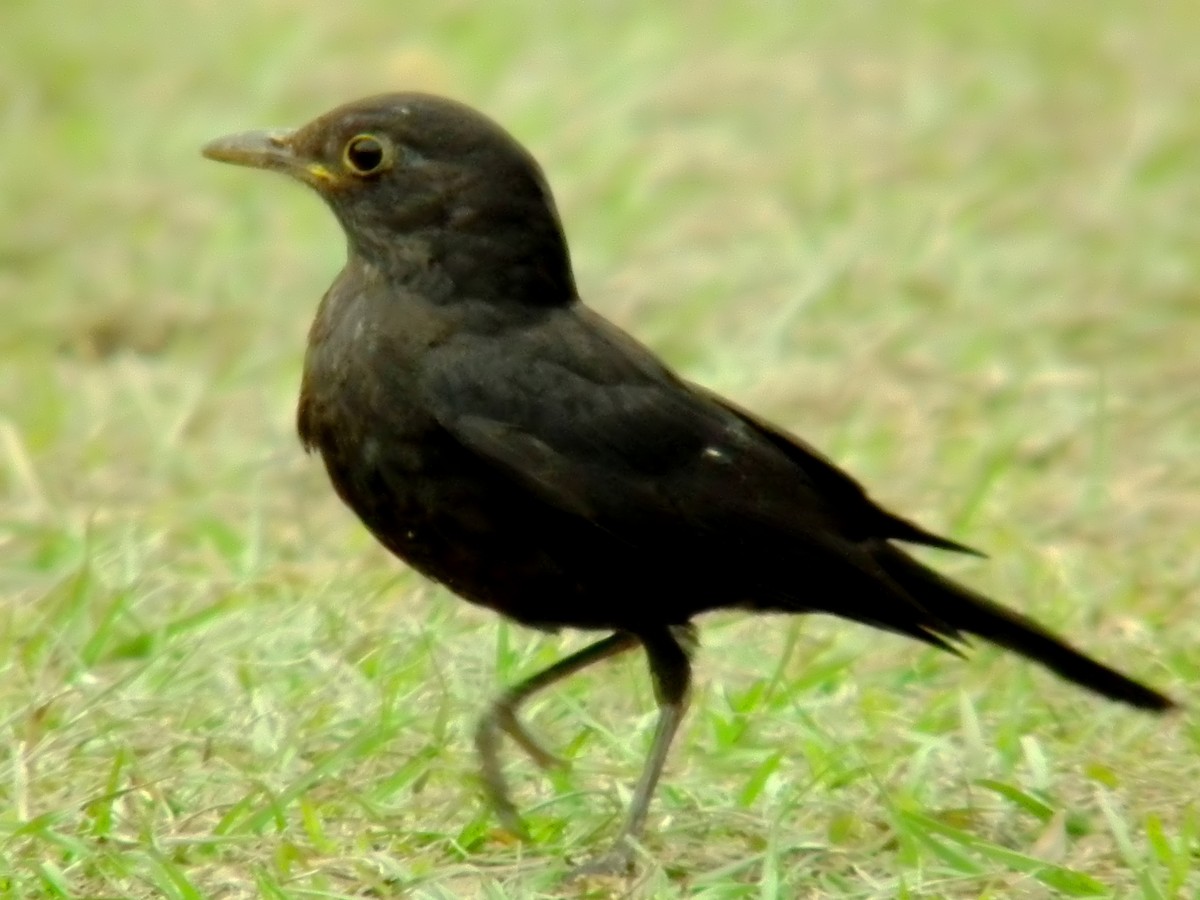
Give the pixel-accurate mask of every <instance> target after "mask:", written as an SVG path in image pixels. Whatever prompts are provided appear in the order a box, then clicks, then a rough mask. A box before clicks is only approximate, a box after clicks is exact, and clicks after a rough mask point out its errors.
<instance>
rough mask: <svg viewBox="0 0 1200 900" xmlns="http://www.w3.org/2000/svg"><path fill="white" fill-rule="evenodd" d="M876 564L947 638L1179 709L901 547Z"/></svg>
mask: <svg viewBox="0 0 1200 900" xmlns="http://www.w3.org/2000/svg"><path fill="white" fill-rule="evenodd" d="M876 559H877V561H878V562H879V564H880V565H881V566H882V567H883V569H884V570H885V571H886V572H887V574H888V575H889V576H890V577H891V578H892V579H893V580H894V581H895V582H896V583H897V584H899V585H900V586H901V587H902V588H904V590H905V591H907V592H908V593H909V594H910V595H911V596H912V597H913V598H915V599H916V600H917V602H918V603H920V604H921V605H922V606H923V607H924V608H925V609H927V610H928V611H929V613H930V614H931V615H932V616H934V617H936V618H937V619H940V620H941V621H943V622H945V623H946V625H947V626H949V628H950V629H951V631H952V633H951V634H948V635H947V637H951V638H953V637H957V635H955V634H953V631H954V630H957V631H961V632H966V633H967V634H973V635H977V636H978V637H981V638H983V639H984V640H986V641H990V642H991V643H993V644H997V645H999V646H1001V647H1004V648H1006V649H1008V650H1012V651H1014V652H1016V653H1019V654H1021V655H1022V656H1024V657H1026V658H1027V659H1031V660H1033V661H1035V662H1038V663H1041V664H1042V665H1043V666H1046V668H1048V669H1050V670H1051V671H1053V672H1057V673H1058V674H1059V675H1061V676H1062V677H1063V678H1065V679H1067V680H1068V681H1073V682H1075V683H1076V684H1078V685H1080V686H1082V687H1085V688H1087V689H1088V690H1090V691H1095V692H1096V693H1098V694H1103V695H1104V696H1105V697H1109V698H1111V699H1113V700H1119V701H1121V702H1122V703H1128V704H1130V705H1131V706H1136V707H1139V708H1141V709H1149V710H1157V711H1163V710H1168V709H1172V708H1173V707H1175V705H1176V704H1175V702H1174V701H1173V700H1171V699H1170V698H1169V697H1166V696H1164V695H1163V694H1160V693H1159V692H1158V691H1155V690H1152V689H1150V688H1148V687H1146V686H1145V685H1142V684H1139V683H1138V682H1136V681H1134V680H1133V679H1132V678H1127V677H1126V676H1124V675H1122V674H1121V673H1120V672H1117V671H1115V670H1114V669H1110V668H1109V667H1108V666H1106V665H1103V664H1102V663H1099V662H1096V661H1095V660H1094V659H1091V658H1090V657H1088V656H1085V655H1084V654H1083V653H1081V652H1080V651H1078V650H1076V649H1075V648H1074V647H1072V646H1070V645H1069V644H1067V643H1066V642H1065V641H1063V640H1062V639H1061V638H1059V637H1056V636H1055V635H1053V634H1051V633H1050V632H1048V631H1047V630H1046V629H1044V628H1043V627H1042V626H1040V625H1039V624H1037V623H1036V622H1034V621H1033V620H1032V619H1029V618H1027V617H1025V616H1023V615H1021V614H1020V613H1016V612H1013V611H1012V610H1010V609H1005V608H1004V607H1003V606H1001V605H1000V604H998V603H995V602H993V601H992V600H989V599H988V598H987V597H984V596H983V595H981V594H977V593H975V592H974V591H972V590H970V589H969V588H967V587H964V586H963V585H960V584H956V583H955V582H953V581H951V580H950V579H949V578H946V577H944V576H942V575H939V574H938V573H937V572H935V571H933V570H932V569H930V568H928V567H926V566H923V565H922V564H921V563H919V562H918V561H917V560H915V559H913V558H912V557H911V556H909V555H907V554H906V553H904V552H903V551H902V550H899V549H898V548H896V547H892V546H890V545H889V546H887V547H886V548H885V549H884V550H883V551H882V552H881V553H879V554H878V556H877V557H876Z"/></svg>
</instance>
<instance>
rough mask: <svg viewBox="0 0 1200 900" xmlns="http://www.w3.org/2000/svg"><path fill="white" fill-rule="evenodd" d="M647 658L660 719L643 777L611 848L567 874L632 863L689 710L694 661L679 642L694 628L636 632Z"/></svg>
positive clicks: (619, 869) (611, 871)
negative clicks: (635, 846)
mask: <svg viewBox="0 0 1200 900" xmlns="http://www.w3.org/2000/svg"><path fill="white" fill-rule="evenodd" d="M639 637H640V639H641V641H642V644H643V646H644V647H645V648H646V656H647V658H648V660H649V663H650V676H651V678H652V679H653V682H654V696H655V699H656V700H657V701H658V723H657V725H656V726H655V728H654V740H653V742H652V743H651V745H650V753H649V755H648V756H647V757H646V764H645V766H644V767H643V768H642V775H641V778H639V779H638V783H637V787H636V788H635V789H634V791H633V799H632V800H631V801H630V804H629V814H628V816H627V817H626V819H625V824H624V825H623V826H622V827H621V832H620V834H619V835H617V839H616V841H615V842H614V843H613V846H612V849H611V850H609V851H608V852H607V853H606V854H604V855H603V856H601V857H600V858H598V859H595V860H592V861H591V862H588V863H585V864H584V865H582V866H580V867H578V868H577V869H575V870H574V872H572V873H571V876H572V877H573V878H577V877H580V876H587V875H620V874H624V873H626V872H628V871H629V870H630V869H631V868H632V867H633V851H634V842H635V841H637V840H639V839H640V838H641V836H642V831H643V830H644V828H645V825H646V813H647V810H648V809H649V807H650V799H651V797H653V795H654V788H655V786H656V785H657V784H658V779H659V776H661V775H662V770H663V764H664V763H665V762H666V761H667V752H668V751H669V750H670V747H671V741H672V740H673V739H674V737H675V732H676V731H678V730H679V723H680V722H681V721H682V720H683V714H684V712H685V711H686V710H687V703H688V693H689V688H690V686H691V679H692V666H691V662H690V661H689V659H688V652H687V650H685V649H684V647H683V646H680V641H679V638H683V639H684V641H685V643H686V644H687V645H688V647H689V648H690V647H691V646H694V632H693V631H692V629H691V628H690V627H689V628H687V629H686V631H685V632H683V633H682V634H673V633H672V632H671V631H669V630H666V629H664V630H662V631H659V632H653V633H648V634H641V635H639Z"/></svg>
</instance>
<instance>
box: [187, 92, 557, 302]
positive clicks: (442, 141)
mask: <svg viewBox="0 0 1200 900" xmlns="http://www.w3.org/2000/svg"><path fill="white" fill-rule="evenodd" d="M203 153H204V155H205V156H206V157H208V158H209V159H214V160H218V161H220V162H227V163H233V164H235V165H242V166H250V167H253V168H258V169H272V170H275V171H279V172H284V173H285V174H288V175H291V176H292V177H293V178H296V179H298V180H299V181H302V182H304V183H305V184H307V185H309V186H310V187H312V188H313V189H314V190H315V191H316V192H317V193H318V194H319V195H320V196H321V197H322V198H323V199H324V200H325V201H326V203H328V204H329V206H330V207H331V208H332V209H333V212H334V213H335V215H336V216H337V218H338V220H339V221H340V222H341V224H342V228H343V229H344V230H345V232H346V236H347V238H348V240H349V244H350V248H351V252H352V253H354V254H358V255H359V256H361V257H362V258H364V259H365V260H366V261H368V262H370V263H372V264H375V265H376V266H379V267H380V268H382V269H384V270H385V271H389V272H392V273H393V274H395V275H396V277H398V278H404V277H407V276H412V277H416V276H418V275H420V274H421V273H417V272H411V271H409V270H412V269H413V268H414V267H417V268H419V267H428V268H433V269H436V270H437V271H438V273H439V275H441V276H445V277H448V278H450V280H451V281H452V282H453V283H454V285H455V289H456V292H457V293H458V294H459V295H463V294H470V293H472V292H473V288H474V287H475V284H474V282H476V281H477V280H480V279H487V280H488V283H489V284H490V285H491V288H492V291H493V293H494V292H495V289H496V288H497V287H500V288H502V289H505V290H507V291H508V292H509V295H510V299H512V300H514V301H516V302H524V303H535V304H538V305H552V304H557V303H564V302H569V301H570V300H572V299H574V295H575V288H574V282H573V279H572V276H571V268H570V261H569V258H568V254H567V248H566V239H565V238H564V236H563V233H562V226H561V224H560V222H559V218H558V213H557V211H556V210H555V207H554V200H553V198H552V197H551V194H550V190H549V188H548V187H547V186H546V182H545V179H544V178H543V176H542V173H541V170H540V168H539V167H538V165H537V162H536V161H535V160H534V159H533V157H532V156H531V155H530V154H529V153H528V151H526V150H525V148H524V147H522V146H521V145H520V144H519V143H517V142H516V141H515V140H514V139H513V138H512V137H510V136H509V135H508V134H507V133H506V132H505V131H504V130H503V129H502V128H501V127H500V126H499V125H497V124H496V123H494V122H493V121H491V120H490V119H488V118H487V117H486V116H484V115H482V114H481V113H478V112H476V111H475V110H473V109H471V108H470V107H467V106H464V105H463V104H461V103H456V102H454V101H452V100H447V99H444V98H442V97H434V96H430V95H428V94H417V93H399V94H383V95H380V96H377V97H368V98H366V99H364V100H358V101H355V102H353V103H347V104H345V105H344V106H339V107H337V108H336V109H334V110H331V111H330V112H328V113H326V114H325V115H323V116H321V117H319V118H317V119H314V120H313V121H312V122H310V123H308V124H307V125H304V126H303V127H301V128H297V129H289V130H273V131H249V132H243V133H240V134H233V135H229V136H227V137H223V138H218V139H217V140H215V141H212V142H211V143H209V144H207V145H206V146H205V147H204V150H203Z"/></svg>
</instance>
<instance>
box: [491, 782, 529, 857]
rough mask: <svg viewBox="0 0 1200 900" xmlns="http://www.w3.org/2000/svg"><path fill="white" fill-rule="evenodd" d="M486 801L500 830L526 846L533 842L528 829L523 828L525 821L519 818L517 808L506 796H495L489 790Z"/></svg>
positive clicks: (494, 793)
mask: <svg viewBox="0 0 1200 900" xmlns="http://www.w3.org/2000/svg"><path fill="white" fill-rule="evenodd" d="M488 801H489V802H490V803H491V806H492V812H494V813H495V814H496V818H497V819H499V820H500V827H501V828H503V829H504V830H505V831H507V832H508V833H509V834H511V835H512V836H513V837H515V838H516V839H517V840H519V841H521V842H523V843H526V844H528V843H531V842H532V841H533V838H532V837H530V835H529V829H528V828H526V827H525V820H524V819H522V818H521V814H520V813H519V812H517V807H516V806H515V805H513V802H512V801H511V800H509V799H508V797H507V796H504V795H497V794H496V792H494V791H491V790H489V791H488Z"/></svg>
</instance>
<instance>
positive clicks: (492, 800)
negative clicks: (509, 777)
mask: <svg viewBox="0 0 1200 900" xmlns="http://www.w3.org/2000/svg"><path fill="white" fill-rule="evenodd" d="M637 643H638V639H637V638H636V637H634V636H633V635H631V634H626V633H624V632H617V633H616V634H611V635H609V636H608V637H606V638H604V639H602V640H599V641H596V642H595V643H594V644H589V645H588V646H586V647H584V648H583V649H582V650H579V651H577V652H575V653H572V654H571V655H570V656H568V657H566V658H565V659H560V660H559V661H558V662H556V663H555V664H554V665H552V666H550V667H549V668H546V669H543V670H542V671H540V672H538V673H537V674H535V675H531V676H530V677H528V678H526V679H525V680H524V681H522V682H520V683H519V684H516V685H513V686H512V687H511V688H509V689H508V690H507V691H505V692H504V693H503V694H501V695H500V696H499V697H498V698H497V699H496V700H495V702H493V703H492V705H491V708H489V709H488V711H487V712H486V713H485V714H484V715H483V717H482V718H481V719H480V720H479V725H478V726H477V727H476V729H475V748H476V750H478V752H479V762H480V768H481V770H482V774H483V787H484V791H485V793H486V794H487V800H488V803H489V804H490V805H491V807H492V809H493V810H494V811H495V813H496V816H497V818H499V819H500V824H501V825H503V826H504V827H505V828H506V829H507V830H508V831H510V832H512V833H513V834H515V835H517V836H518V837H522V838H525V837H528V835H527V833H526V831H525V826H524V824H523V823H522V822H521V816H520V815H519V814H518V813H517V808H516V806H515V805H513V802H512V800H511V799H510V798H509V796H508V784H507V782H506V781H505V780H504V772H503V771H502V769H501V767H500V757H499V754H498V750H499V748H500V735H501V733H503V734H507V735H508V736H509V737H511V738H512V739H513V740H514V741H516V742H517V744H518V745H519V746H520V747H521V749H522V750H524V751H525V752H526V753H528V754H529V755H530V756H531V757H532V758H533V761H534V762H536V763H537V764H538V765H539V766H541V767H542V768H550V767H553V766H560V765H562V764H563V763H562V761H561V760H560V759H558V757H556V756H554V755H553V754H551V753H548V752H547V751H546V750H544V749H542V747H541V746H540V745H539V744H538V742H537V741H535V740H534V739H533V738H532V737H531V736H530V734H529V732H528V731H526V730H525V727H524V726H523V725H522V724H521V722H520V720H518V719H517V710H518V709H519V708H520V706H521V704H522V703H524V702H525V701H526V700H528V699H529V698H530V697H531V696H533V695H534V694H536V693H537V692H538V691H540V690H542V689H543V688H547V687H549V686H550V685H552V684H554V683H555V682H556V681H561V680H562V679H564V678H566V677H568V676H570V675H574V674H575V673H576V672H578V671H579V670H580V669H584V668H586V667H587V666H590V665H591V664H592V663H597V662H600V661H601V660H605V659H608V658H609V657H611V656H616V655H617V654H618V653H623V652H625V651H626V650H629V649H631V648H633V647H635V646H636V645H637Z"/></svg>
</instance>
